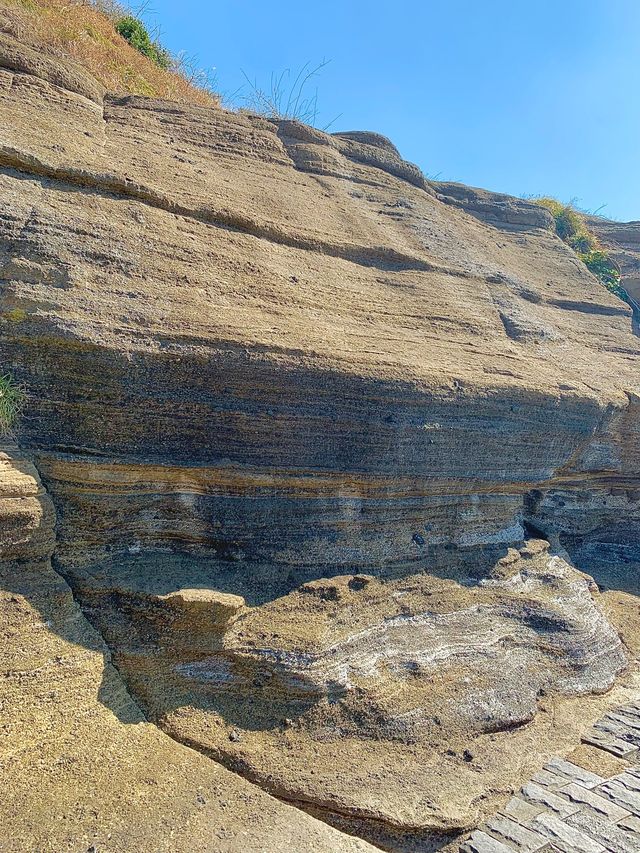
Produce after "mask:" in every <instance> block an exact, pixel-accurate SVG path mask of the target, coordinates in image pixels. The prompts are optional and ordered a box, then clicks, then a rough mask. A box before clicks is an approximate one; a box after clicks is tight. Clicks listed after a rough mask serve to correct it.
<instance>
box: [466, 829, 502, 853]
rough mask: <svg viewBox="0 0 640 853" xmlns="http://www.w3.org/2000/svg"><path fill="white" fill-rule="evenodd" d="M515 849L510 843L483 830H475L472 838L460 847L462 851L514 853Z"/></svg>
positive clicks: (471, 852) (473, 852) (470, 852)
mask: <svg viewBox="0 0 640 853" xmlns="http://www.w3.org/2000/svg"><path fill="white" fill-rule="evenodd" d="M513 850H514V848H513V847H511V846H510V845H507V844H503V843H502V841H498V840H497V839H495V838H492V837H491V836H490V835H487V833H486V832H482V831H481V830H476V831H475V832H473V833H472V834H471V838H470V839H469V840H468V841H465V843H464V844H463V845H462V846H461V847H460V851H461V853H513Z"/></svg>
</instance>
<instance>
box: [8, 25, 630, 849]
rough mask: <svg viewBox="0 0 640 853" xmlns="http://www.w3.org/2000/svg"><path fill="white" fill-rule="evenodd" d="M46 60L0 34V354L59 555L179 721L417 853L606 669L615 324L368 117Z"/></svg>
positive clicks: (567, 717)
mask: <svg viewBox="0 0 640 853" xmlns="http://www.w3.org/2000/svg"><path fill="white" fill-rule="evenodd" d="M16 57H18V59H16ZM21 57H22V58H21ZM24 57H26V58H24ZM30 57H31V58H30ZM52 68H53V69H54V70H53V71H52ZM57 68H58V67H57V65H56V61H55V60H54V59H52V58H48V60H47V61H46V62H44V61H42V62H35V60H33V59H32V55H31V54H30V53H29V52H28V50H25V49H24V45H22V44H19V43H18V42H16V41H15V40H12V39H11V37H10V36H6V37H5V39H4V40H3V41H2V42H0V116H1V117H2V121H1V122H0V192H1V193H2V199H3V206H2V210H1V211H0V312H1V314H0V358H1V360H2V364H3V365H4V366H5V367H6V369H10V370H11V371H12V373H13V374H14V375H15V377H16V378H17V379H18V380H19V381H21V382H22V383H24V385H25V387H26V389H27V391H28V397H29V400H28V406H27V409H26V411H25V415H24V418H23V421H22V423H21V426H20V432H19V440H20V443H21V445H22V447H23V448H25V450H27V451H28V452H29V453H30V454H32V456H33V459H34V460H35V463H36V465H37V468H38V470H39V472H40V475H41V477H42V478H43V480H44V482H45V484H46V486H47V489H48V492H49V494H50V495H51V498H52V500H53V503H54V504H55V507H56V511H57V514H58V523H57V528H56V543H55V552H54V566H55V568H56V570H57V571H58V572H59V573H60V574H61V575H62V576H63V577H64V578H65V579H66V580H67V581H68V583H69V584H70V586H71V588H72V589H73V592H74V595H75V596H76V598H77V601H78V602H79V604H80V605H81V607H82V609H83V612H84V614H85V615H86V616H87V617H88V619H89V620H90V621H91V622H92V624H93V625H94V626H95V627H96V628H97V629H98V631H99V632H100V634H101V635H102V637H103V638H104V640H105V641H106V643H107V644H108V646H109V648H110V650H111V654H112V655H113V660H114V662H115V663H116V665H117V667H118V669H119V672H120V674H121V676H122V678H123V679H124V681H125V682H126V684H127V687H128V689H129V690H130V691H131V693H132V695H133V696H134V697H135V699H136V701H137V702H138V703H139V704H140V707H141V708H142V709H143V711H144V713H145V715H146V717H147V718H149V719H151V720H153V721H155V722H156V723H158V725H159V726H161V727H162V728H163V729H164V730H165V732H167V733H168V734H170V735H171V736H172V737H173V738H174V739H176V740H179V741H182V742H183V743H185V744H188V745H189V746H191V747H194V748H195V749H197V750H199V751H201V752H202V753H204V755H205V756H209V757H210V758H213V759H215V760H216V762H221V763H223V764H225V765H226V766H227V767H229V768H231V769H233V770H234V771H236V773H237V774H240V775H242V776H244V777H246V778H247V779H249V780H251V781H253V782H255V783H258V784H259V785H260V786H261V787H263V788H265V789H266V790H267V791H270V792H272V793H273V794H275V795H277V796H278V797H279V798H281V799H283V800H287V801H289V802H291V803H293V804H295V805H297V806H299V807H300V808H301V809H304V810H305V811H308V812H310V813H312V814H314V815H317V816H319V817H321V818H322V819H323V820H325V821H327V822H330V823H333V824H334V825H336V826H337V827H339V828H340V829H342V830H345V831H346V832H349V833H354V834H358V835H361V836H363V837H366V838H367V839H369V840H371V841H372V842H373V843H375V844H377V845H379V846H382V847H383V848H385V849H392V850H407V851H409V850H423V851H424V850H429V849H437V848H439V847H442V846H443V845H444V844H445V843H447V841H449V840H451V839H452V838H454V837H455V836H456V835H457V834H458V833H459V832H460V831H462V830H463V829H466V828H469V827H471V826H474V825H476V824H477V823H478V822H479V821H480V819H481V817H482V816H483V815H484V814H488V813H489V812H491V811H492V810H494V809H495V808H496V805H497V803H498V802H499V801H500V800H501V799H504V798H506V796H507V795H508V793H509V792H510V791H511V789H514V788H517V787H518V786H519V784H521V782H523V781H524V780H525V779H526V778H528V777H529V776H530V775H531V774H532V773H533V772H535V770H536V769H538V768H539V767H540V766H542V764H543V763H544V761H545V760H547V758H548V757H550V756H551V755H553V754H555V753H557V752H562V750H564V749H568V748H569V747H570V746H571V745H573V744H574V743H575V742H576V741H577V739H579V732H580V730H581V729H582V728H584V727H585V726H587V725H588V724H589V723H590V722H592V721H593V720H595V719H596V718H597V716H598V714H599V713H600V711H601V710H602V708H603V706H604V705H605V704H606V703H607V701H609V700H608V699H607V698H606V697H605V696H604V695H603V694H605V693H606V692H607V691H608V690H610V688H612V686H613V685H615V684H616V682H617V680H619V679H620V678H623V677H624V673H625V671H626V669H627V668H628V667H629V666H630V665H631V663H632V660H633V656H634V654H635V651H636V648H637V636H638V624H637V615H636V611H637V608H636V609H635V610H634V611H630V610H629V609H628V608H627V599H626V598H625V599H623V600H621V599H619V598H617V597H616V594H617V593H614V594H613V595H612V594H610V593H609V592H605V594H604V596H600V595H599V593H598V590H597V586H596V584H594V583H593V582H592V581H590V580H589V579H588V578H585V576H583V575H582V574H581V573H580V571H578V569H581V570H583V571H587V572H593V573H594V574H595V575H596V580H597V581H598V582H599V583H600V585H601V586H602V587H607V588H609V589H612V588H615V589H616V590H618V591H620V590H623V591H624V594H625V595H629V596H630V595H632V594H633V590H631V589H629V587H628V585H629V583H630V578H631V576H632V575H633V573H634V571H636V567H637V561H638V554H637V550H636V549H637V543H638V541H639V537H638V528H637V524H638V519H639V518H640V512H639V511H638V500H639V498H640V489H639V487H638V474H639V466H640V430H639V427H638V423H639V420H638V413H639V401H640V396H639V394H640V387H639V386H640V383H639V381H638V374H637V364H638V354H639V347H638V339H637V338H636V337H635V336H634V334H633V332H632V324H631V311H630V309H629V307H628V306H627V305H626V304H625V303H623V302H621V301H620V300H618V299H617V298H616V297H615V296H613V295H612V294H610V293H608V292H607V291H606V290H605V289H604V288H603V287H602V286H601V285H600V284H599V283H598V282H597V281H596V280H595V279H594V278H593V277H592V276H591V275H590V273H589V272H588V271H587V270H586V268H585V267H584V266H583V265H582V264H581V262H580V261H579V260H578V259H577V258H576V256H575V255H574V254H573V253H572V252H571V250H570V249H569V248H568V247H567V246H565V245H564V244H563V243H562V242H561V241H560V240H559V239H558V238H557V237H556V236H555V235H554V233H553V231H552V228H551V220H550V217H549V216H548V214H547V213H546V212H545V211H544V210H542V209H541V208H539V207H538V206H536V205H534V204H531V203H528V202H524V201H519V200H516V199H512V198H509V197H506V196H497V195H495V194H491V193H486V192H483V191H481V190H473V189H470V188H466V187H460V186H458V185H451V184H432V183H430V182H428V181H426V180H425V179H424V178H423V177H422V175H421V174H420V172H419V171H418V170H417V169H416V168H415V167H414V166H412V165H411V164H407V163H405V162H404V161H403V160H402V159H401V157H400V155H399V154H398V152H397V151H396V149H395V148H394V147H393V145H391V143H389V142H388V141H387V140H386V139H384V138H382V137H379V136H377V135H376V134H369V133H366V134H365V133H355V132H354V133H341V134H335V135H329V134H326V133H322V132H320V131H317V130H314V129H311V128H308V127H305V126H303V125H301V124H299V123H296V122H289V121H279V122H278V121H267V120H265V119H263V118H260V117H253V116H247V115H238V114H233V113H229V112H225V111H224V110H222V109H219V108H204V107H196V106H189V105H180V104H175V103H170V102H165V101H157V100H151V99H143V98H137V97H131V98H114V97H111V96H108V95H107V96H105V97H104V98H103V97H102V95H101V94H100V93H96V92H95V91H94V90H93V89H92V85H93V84H92V81H91V80H90V79H88V80H87V79H85V78H86V72H83V70H82V69H81V68H78V67H75V66H74V67H73V74H71V72H70V71H69V66H68V65H65V73H64V74H63V73H62V72H61V71H60V70H59V69H58V70H56V69H57ZM65 75H66V76H65ZM83 75H84V76H83ZM549 542H550V543H551V545H549ZM609 546H611V547H613V548H614V549H615V548H618V549H622V550H619V551H616V553H620V555H621V557H620V561H619V562H620V566H619V572H620V574H619V576H618V577H619V582H614V581H612V580H611V577H609V576H607V579H603V578H602V577H600V578H599V577H598V572H601V573H602V572H603V571H604V569H603V568H602V565H603V558H602V555H603V554H604V553H605V552H606V553H609V552H608V551H607V548H609ZM603 548H604V551H603V550H602V549H603ZM625 549H626V550H625ZM609 550H611V549H610V548H609ZM625 561H626V562H625ZM572 562H573V564H574V565H572ZM605 562H606V561H605ZM608 565H609V564H608V563H607V566H608ZM576 566H577V569H576ZM605 580H606V582H605ZM58 583H61V582H60V581H58ZM623 583H625V584H627V586H622V584H623ZM620 631H622V632H623V637H622V639H621V638H620V636H619V632H620ZM92 636H93V635H92ZM101 713H102V712H101ZM141 725H142V726H143V727H144V729H145V731H147V730H148V729H147V727H146V725H145V724H141ZM146 736H147V735H145V737H146ZM149 737H151V735H149ZM153 737H156V738H157V739H159V742H160V741H161V742H162V744H164V746H163V747H162V748H163V749H168V747H167V746H166V736H165V735H162V736H160V735H153ZM148 749H150V750H153V749H155V747H153V748H152V747H151V746H149V747H148ZM176 749H178V747H176ZM180 750H181V751H180V755H185V754H187V753H184V752H183V751H182V750H183V748H182V747H180ZM188 755H189V756H190V757H191V760H196V759H197V761H198V762H200V763H199V764H198V765H197V771H194V774H196V775H197V776H198V778H199V775H198V774H200V773H201V772H202V773H205V774H206V773H209V774H219V773H222V772H223V771H222V770H220V769H219V765H218V764H216V763H214V762H212V761H210V760H209V759H208V758H207V759H205V758H201V757H198V756H196V757H195V758H194V757H193V753H191V752H189V753H188ZM201 766H203V767H204V766H206V767H207V768H209V769H207V770H206V771H205V770H202V771H201V770H200V767H201ZM225 773H226V771H225ZM196 775H194V777H193V778H194V780H195V778H196ZM236 784H238V785H239V784H240V783H239V782H238V783H236ZM243 784H244V783H243ZM246 784H248V783H246ZM255 796H256V797H258V796H263V795H261V794H255ZM264 800H265V802H267V801H268V802H269V804H273V802H274V801H273V800H271V799H268V800H267V798H266V796H264ZM271 807H272V806H271V805H270V808H271ZM282 808H283V809H284V808H285V806H282ZM271 814H272V813H271V812H270V811H268V810H266V811H265V812H264V814H263V822H261V823H260V824H259V825H258V829H257V830H256V831H257V832H258V834H259V833H260V832H261V831H262V830H261V827H262V826H263V824H264V822H265V821H266V822H268V823H269V822H271V821H272V823H273V826H274V827H277V825H278V823H277V821H278V820H279V818H277V816H276V817H273V819H272V818H271ZM273 814H274V815H275V814H276V813H275V812H274V813H273ZM144 820H145V819H144V818H142V822H144ZM299 820H300V821H301V823H300V824H299V825H300V827H306V826H307V824H306V823H304V821H309V820H310V819H309V818H307V817H306V816H302V817H300V818H299ZM313 826H314V827H317V826H318V824H317V823H315V822H314V823H313ZM273 831H274V832H276V831H277V830H276V829H274V830H273ZM301 831H302V830H301ZM314 831H315V830H314ZM327 832H329V830H327ZM335 838H337V839H340V841H339V842H338V841H335V840H334V836H331V838H329V836H327V841H326V845H327V847H326V849H331V850H338V849H341V848H340V847H339V846H338V843H342V844H344V845H348V844H355V842H352V841H351V840H349V839H348V837H347V836H346V835H344V834H342V835H340V834H335ZM264 843H265V845H266V848H267V849H274V850H275V849H283V850H288V849H292V850H299V849H304V848H303V847H301V846H300V845H299V841H298V840H295V839H294V840H289V841H285V840H283V839H280V840H277V839H276V840H275V841H269V837H268V836H265V842H264ZM310 843H311V842H310ZM313 843H316V842H315V841H314V842H313ZM318 843H321V842H318ZM270 845H271V846H270ZM296 845H297V846H296ZM332 845H333V846H332ZM143 849H144V848H143ZM149 849H152V848H149ZM166 849H168V850H169V849H176V850H177V849H181V848H180V847H179V846H178V845H177V843H176V845H175V846H174V847H171V846H170V844H169V846H167V847H166ZM212 849H215V848H212ZM232 849H233V848H232ZM237 849H238V850H239V849H249V848H248V847H247V846H244V847H243V846H242V845H241V844H240V843H239V842H238V846H237ZM345 849H349V847H348V846H346V847H345Z"/></svg>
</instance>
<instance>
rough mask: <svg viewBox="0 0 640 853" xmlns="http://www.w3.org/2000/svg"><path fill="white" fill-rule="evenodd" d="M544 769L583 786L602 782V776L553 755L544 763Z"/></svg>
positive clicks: (587, 786) (589, 786)
mask: <svg viewBox="0 0 640 853" xmlns="http://www.w3.org/2000/svg"><path fill="white" fill-rule="evenodd" d="M545 770H550V771H551V772H553V773H556V774H558V775H561V776H564V777H565V778H567V779H571V780H572V781H574V782H577V783H578V784H579V785H582V786H583V787H584V788H595V787H597V786H598V785H600V784H601V783H602V782H604V778H603V777H602V776H599V775H598V774H597V773H592V772H591V771H590V770H585V769H584V767H580V766H579V765H578V764H574V763H573V762H571V761H566V760H565V759H564V758H559V757H554V758H552V759H551V761H548V762H547V764H545Z"/></svg>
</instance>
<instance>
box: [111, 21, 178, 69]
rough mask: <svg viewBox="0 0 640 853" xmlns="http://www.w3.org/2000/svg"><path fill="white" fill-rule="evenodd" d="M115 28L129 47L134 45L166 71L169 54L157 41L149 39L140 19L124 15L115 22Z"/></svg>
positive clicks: (169, 64) (169, 63) (168, 64)
mask: <svg viewBox="0 0 640 853" xmlns="http://www.w3.org/2000/svg"><path fill="white" fill-rule="evenodd" d="M116 30H117V32H119V33H120V35H121V36H122V38H123V39H126V41H128V42H129V44H130V45H131V47H135V49H136V50H137V51H138V52H139V53H142V54H144V56H146V57H148V58H149V59H150V60H151V61H152V62H155V64H156V65H157V66H158V67H159V68H164V70H165V71H166V70H167V69H168V68H170V67H171V54H170V53H169V51H168V50H166V49H165V48H164V47H162V45H161V44H158V42H157V41H152V40H151V36H150V35H149V33H148V32H147V28H146V27H145V25H144V24H143V23H142V21H139V20H138V19H137V18H134V17H133V15H126V16H125V17H124V18H120V20H119V21H117V22H116Z"/></svg>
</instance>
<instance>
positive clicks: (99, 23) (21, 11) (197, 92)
mask: <svg viewBox="0 0 640 853" xmlns="http://www.w3.org/2000/svg"><path fill="white" fill-rule="evenodd" d="M97 5H98V6H99V7H100V8H96V6H97ZM110 8H111V9H115V10H117V4H116V3H105V2H104V0H102V2H99V3H98V4H96V3H92V2H89V1H88V0H84V2H83V0H0V15H2V14H3V13H4V12H5V10H6V12H7V13H9V14H10V15H11V21H12V22H13V23H14V25H15V26H17V27H19V29H21V30H23V31H24V34H25V35H26V36H27V37H28V40H29V41H30V42H35V43H37V44H38V45H42V46H43V47H44V48H45V50H48V51H50V52H52V53H63V54H66V55H69V56H71V57H72V58H73V59H74V60H75V61H76V62H78V63H79V64H80V65H83V66H84V67H85V68H86V69H87V70H88V71H90V72H91V74H92V75H93V76H94V77H95V78H96V79H97V80H99V81H100V82H101V83H102V84H103V86H104V87H105V88H106V89H107V90H108V91H109V92H113V93H115V94H133V95H147V96H150V97H159V98H169V99H171V100H174V101H188V102H190V103H195V104H202V105H205V106H211V105H214V104H217V103H219V99H218V96H217V95H216V94H215V93H213V92H211V91H209V90H208V89H207V88H203V87H201V86H198V85H195V84H194V82H193V81H192V80H190V79H189V76H190V75H189V72H186V73H180V72H176V71H172V70H170V71H164V70H163V69H161V68H158V66H156V65H155V64H154V63H153V62H151V61H150V60H149V59H147V58H146V57H145V56H143V55H142V54H141V53H138V51H137V50H135V49H134V48H132V47H131V45H129V44H128V43H127V42H126V41H125V39H123V38H122V36H120V35H118V33H117V32H116V31H115V29H114V25H113V14H112V15H111V17H110V16H109V14H107V12H109V11H110ZM101 9H103V10H104V11H101Z"/></svg>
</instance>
